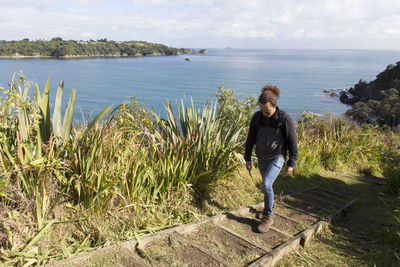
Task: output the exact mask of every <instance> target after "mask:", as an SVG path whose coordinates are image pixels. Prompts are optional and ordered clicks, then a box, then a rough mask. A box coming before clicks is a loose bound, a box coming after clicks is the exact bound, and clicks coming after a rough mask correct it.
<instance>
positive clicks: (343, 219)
mask: <svg viewBox="0 0 400 267" xmlns="http://www.w3.org/2000/svg"><path fill="white" fill-rule="evenodd" d="M313 186H320V187H324V188H327V189H329V190H331V191H334V192H338V193H342V194H345V195H347V196H349V197H350V198H351V199H354V198H357V201H356V202H355V203H354V204H353V205H352V206H351V207H349V208H348V209H347V210H346V211H345V212H344V213H343V214H342V215H341V216H339V217H338V218H336V219H335V220H334V221H333V222H332V224H331V225H329V227H328V229H327V230H325V231H323V232H322V233H321V234H319V235H318V236H317V237H316V238H314V239H313V240H312V241H311V242H313V243H314V245H315V246H310V248H306V249H305V251H304V252H305V253H306V251H307V253H311V254H312V255H313V256H314V257H317V260H318V261H321V262H322V263H324V264H325V265H330V264H334V265H341V263H340V261H341V260H342V261H343V262H342V264H347V265H350V266H358V265H359V264H362V265H367V266H373V265H374V264H376V266H399V265H398V264H399V263H400V261H399V259H398V258H396V251H394V246H393V245H392V244H391V243H390V242H389V240H392V239H393V235H396V234H397V233H393V232H392V230H391V229H393V228H394V227H396V223H397V222H396V220H395V217H394V215H393V212H394V210H395V209H397V208H398V207H399V206H400V201H399V199H398V197H395V196H394V195H391V194H389V193H388V191H387V189H386V186H385V185H384V184H382V183H377V182H376V179H365V177H364V176H361V175H356V174H349V173H347V174H346V173H336V174H335V173H326V175H321V174H300V175H295V176H290V177H288V176H281V177H279V178H278V179H277V180H276V182H275V184H274V191H275V196H276V197H278V196H282V195H287V194H290V193H293V192H297V191H300V190H303V189H306V188H310V187H313ZM299 255H300V254H298V255H292V256H290V257H289V258H288V259H284V260H283V262H284V263H283V265H288V264H294V265H296V264H300V263H299V262H296V261H299V260H301V259H300V257H301V256H299ZM330 259H332V262H330ZM287 260H292V261H293V262H288V261H287ZM338 261H339V262H338ZM283 265H282V266H283Z"/></svg>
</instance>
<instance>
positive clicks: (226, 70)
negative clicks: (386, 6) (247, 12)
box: [0, 49, 400, 119]
mask: <svg viewBox="0 0 400 267" xmlns="http://www.w3.org/2000/svg"><path fill="white" fill-rule="evenodd" d="M209 52H210V53H209V54H201V55H182V56H165V57H137V58H89V59H68V60H60V59H1V60H0V86H3V87H7V86H8V85H7V84H8V83H9V82H10V79H11V76H12V73H13V71H14V69H16V68H17V69H18V70H23V72H24V74H25V75H26V77H27V78H28V79H29V80H31V81H32V82H37V83H38V84H39V87H40V88H41V89H42V90H43V87H44V84H45V82H46V80H47V78H48V77H50V84H51V92H50V97H51V102H54V97H55V94H56V88H57V85H58V83H59V82H60V80H61V79H63V78H64V80H65V87H64V88H65V89H64V95H63V101H64V103H66V102H67V101H68V97H69V93H70V91H71V89H72V88H73V87H74V88H77V95H76V108H75V112H76V113H75V114H76V115H75V118H77V119H80V118H81V117H82V116H81V114H83V115H84V116H85V118H88V117H89V116H90V114H92V115H91V116H92V117H93V116H94V114H95V113H98V112H99V111H100V110H102V109H103V108H105V107H106V106H108V105H110V104H114V105H118V104H120V103H121V102H123V101H124V100H126V99H127V98H129V97H132V96H133V95H134V94H135V95H136V97H137V98H138V100H140V101H143V102H144V103H145V105H146V107H147V108H149V109H150V108H153V109H154V111H155V112H157V113H158V114H161V115H163V114H164V107H163V105H164V104H166V101H167V99H169V100H171V101H173V102H175V101H176V100H180V99H181V98H185V97H186V99H190V97H192V98H193V101H194V103H195V105H196V107H201V106H202V105H203V104H204V103H205V102H206V101H207V100H215V92H216V91H217V89H218V87H219V86H220V84H222V83H226V86H225V88H232V89H234V91H235V95H236V96H238V97H239V98H240V99H244V98H245V97H246V96H250V95H252V94H255V95H257V96H258V95H259V93H260V88H261V87H262V86H263V85H265V84H266V83H271V84H274V85H278V86H279V87H280V88H281V98H280V100H279V106H280V108H281V109H283V110H285V111H287V112H288V113H289V114H291V115H292V116H294V117H298V116H299V115H300V114H301V113H302V112H303V111H311V112H317V113H321V114H323V113H326V112H330V113H333V114H335V115H339V114H341V113H343V112H345V111H346V110H347V109H348V108H349V107H348V106H346V105H343V104H341V103H340V102H339V101H338V98H337V97H331V96H330V95H329V94H326V93H324V92H323V89H337V90H339V89H344V88H348V87H351V86H353V85H354V84H355V83H357V82H358V81H359V80H360V79H361V78H362V79H365V80H367V81H370V80H373V79H375V76H376V75H377V74H378V73H379V72H381V71H383V70H384V69H385V68H386V66H387V65H389V64H392V63H396V62H397V61H399V60H400V51H368V50H236V49H209ZM186 57H190V59H191V61H185V58H186ZM31 90H32V92H33V88H32V89H31Z"/></svg>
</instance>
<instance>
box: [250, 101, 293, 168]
mask: <svg viewBox="0 0 400 267" xmlns="http://www.w3.org/2000/svg"><path fill="white" fill-rule="evenodd" d="M254 145H256V155H257V157H258V159H259V160H270V159H272V158H275V157H278V156H283V157H284V158H286V156H287V151H289V159H288V161H287V166H288V167H293V166H294V165H295V163H296V160H297V137H296V131H295V129H294V126H293V122H292V119H291V118H290V116H289V115H287V114H286V113H285V112H284V111H282V110H280V109H279V108H278V107H277V108H276V112H275V113H274V114H273V115H272V116H271V117H270V118H267V117H265V116H264V115H263V114H262V112H261V111H257V112H256V113H254V115H253V117H252V118H251V122H250V129H249V133H248V135H247V140H246V145H245V154H244V159H245V160H246V161H250V160H251V153H252V150H253V146H254Z"/></svg>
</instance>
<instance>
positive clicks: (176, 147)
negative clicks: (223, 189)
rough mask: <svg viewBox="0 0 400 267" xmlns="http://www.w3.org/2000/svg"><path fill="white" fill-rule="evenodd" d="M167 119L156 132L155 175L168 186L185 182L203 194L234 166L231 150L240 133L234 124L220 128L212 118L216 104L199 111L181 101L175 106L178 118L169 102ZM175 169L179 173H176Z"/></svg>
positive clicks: (234, 146) (233, 152) (213, 117)
mask: <svg viewBox="0 0 400 267" xmlns="http://www.w3.org/2000/svg"><path fill="white" fill-rule="evenodd" d="M165 108H166V111H167V119H166V120H163V121H161V123H160V127H159V131H158V132H157V133H156V136H158V139H159V140H160V150H162V151H161V156H160V158H159V160H160V161H163V160H165V161H166V162H163V163H161V164H160V165H161V168H159V169H158V171H159V173H158V176H160V177H163V178H162V180H166V181H168V182H169V184H171V185H172V186H177V187H179V184H180V183H188V184H191V185H193V186H194V188H197V189H198V190H199V192H201V193H205V192H207V191H208V190H209V188H210V186H212V184H213V182H214V181H215V180H216V179H222V178H224V177H226V176H227V175H229V174H230V173H232V171H233V170H235V168H236V167H237V165H238V160H237V157H236V154H235V151H237V150H238V148H239V145H240V144H239V142H238V137H239V134H240V131H241V128H240V127H237V125H236V122H232V125H231V126H229V127H225V128H224V129H223V128H222V127H221V122H220V121H219V120H218V119H217V117H216V110H217V108H216V104H206V105H205V106H204V107H203V109H202V110H201V111H200V110H198V109H196V108H195V107H194V104H193V101H191V105H185V104H184V102H183V101H181V104H180V105H179V104H178V103H177V112H178V115H175V113H174V112H173V109H172V106H171V104H170V102H168V104H167V105H166V106H165ZM178 170H180V171H179V172H178Z"/></svg>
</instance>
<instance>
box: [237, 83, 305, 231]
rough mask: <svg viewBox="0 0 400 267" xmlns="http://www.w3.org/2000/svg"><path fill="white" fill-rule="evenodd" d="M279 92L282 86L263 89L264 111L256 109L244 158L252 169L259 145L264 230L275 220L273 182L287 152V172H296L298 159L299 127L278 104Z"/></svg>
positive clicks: (260, 99)
mask: <svg viewBox="0 0 400 267" xmlns="http://www.w3.org/2000/svg"><path fill="white" fill-rule="evenodd" d="M279 96H280V90H279V88H278V87H277V86H273V85H270V84H267V85H266V86H264V87H263V88H262V89H261V94H260V96H259V98H258V105H259V107H260V111H257V112H256V113H254V115H253V117H252V119H251V122H250V129H249V133H248V136H247V140H246V146H245V148H246V149H245V155H244V158H245V160H246V168H247V169H248V170H249V171H250V170H251V168H252V163H251V154H252V150H253V146H254V145H256V155H257V158H258V167H259V170H260V173H261V176H262V184H263V192H264V210H263V214H262V218H261V223H260V224H259V226H258V231H259V232H260V233H265V232H267V231H268V230H269V228H270V227H271V225H272V223H273V215H274V212H273V211H272V209H273V207H274V191H273V184H274V181H275V179H276V177H277V176H278V174H279V173H280V171H281V169H282V167H283V165H284V163H285V158H286V156H287V154H288V153H287V152H289V158H288V161H287V164H286V166H287V167H286V174H287V175H289V174H291V173H292V172H293V167H294V165H295V163H296V160H297V137H296V131H295V129H294V126H293V122H292V119H291V118H290V117H289V115H287V114H286V113H285V112H284V111H282V110H280V109H279V108H278V105H277V104H278V99H279Z"/></svg>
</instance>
